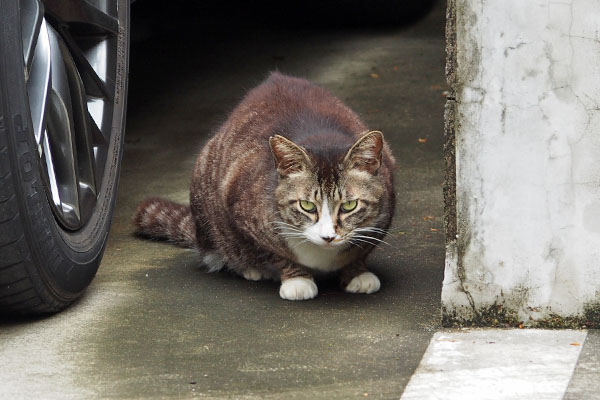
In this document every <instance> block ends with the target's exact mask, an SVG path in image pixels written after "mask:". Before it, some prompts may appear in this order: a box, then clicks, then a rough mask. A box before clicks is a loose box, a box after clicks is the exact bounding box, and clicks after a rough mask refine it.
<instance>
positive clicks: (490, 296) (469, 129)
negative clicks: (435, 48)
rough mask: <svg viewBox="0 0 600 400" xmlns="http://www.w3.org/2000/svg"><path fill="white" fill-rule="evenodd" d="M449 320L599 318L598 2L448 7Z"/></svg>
mask: <svg viewBox="0 0 600 400" xmlns="http://www.w3.org/2000/svg"><path fill="white" fill-rule="evenodd" d="M447 36H448V65H447V77H448V82H449V84H450V86H451V88H452V91H451V93H452V94H451V97H450V99H449V102H448V105H447V109H446V135H447V140H446V148H445V152H446V163H447V173H446V180H447V181H446V188H445V199H446V232H447V243H446V244H447V256H446V271H445V279H444V285H443V292H442V302H443V313H444V321H445V323H446V324H447V325H449V324H452V323H456V322H459V323H460V322H462V323H464V322H476V323H478V324H484V325H485V324H490V325H495V324H503V323H509V324H514V325H518V324H519V323H520V322H521V321H522V322H523V323H524V324H525V325H527V324H529V325H538V326H539V325H541V326H547V325H550V326H561V325H562V326H568V325H571V326H572V325H576V326H580V325H588V326H589V325H596V326H597V325H598V323H599V321H600V307H599V305H600V1H598V0H527V1H523V0H485V1H484V0H450V1H449V4H448V26H447Z"/></svg>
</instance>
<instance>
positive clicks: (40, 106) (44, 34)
mask: <svg viewBox="0 0 600 400" xmlns="http://www.w3.org/2000/svg"><path fill="white" fill-rule="evenodd" d="M50 53H51V51H50V38H49V36H48V29H47V26H46V21H45V20H42V23H41V28H40V30H39V33H38V39H37V40H36V46H35V50H34V55H33V57H32V60H33V61H32V63H31V69H30V70H29V79H28V80H27V93H28V97H29V110H30V112H31V121H32V123H33V131H34V134H35V139H36V142H37V143H38V146H40V144H41V141H42V132H43V130H44V124H45V120H44V116H45V115H46V100H47V97H48V90H49V88H50V69H51V68H50V65H51V58H50ZM38 150H40V152H41V146H40V147H38Z"/></svg>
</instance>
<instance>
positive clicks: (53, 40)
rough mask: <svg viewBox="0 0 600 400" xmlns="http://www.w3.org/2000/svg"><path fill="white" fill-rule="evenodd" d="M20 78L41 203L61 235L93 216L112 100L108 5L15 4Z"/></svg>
mask: <svg viewBox="0 0 600 400" xmlns="http://www.w3.org/2000/svg"><path fill="white" fill-rule="evenodd" d="M20 4H21V14H20V23H21V37H22V42H23V61H24V75H25V80H26V85H27V94H28V98H29V109H30V113H31V122H32V124H33V132H34V135H35V141H36V144H37V148H38V155H39V166H40V168H41V172H42V174H41V175H42V179H43V181H44V187H45V191H46V195H47V197H48V203H49V204H50V207H51V209H52V212H53V214H54V216H55V218H56V220H57V221H58V223H59V224H60V225H61V226H62V227H63V228H65V229H66V230H70V231H76V230H79V229H81V228H82V227H84V226H85V224H86V223H87V222H88V221H89V219H90V218H91V216H92V215H93V213H94V209H95V206H96V203H97V200H98V196H99V194H100V193H101V186H102V181H103V177H104V173H105V170H106V161H107V158H108V152H109V146H110V140H111V134H112V131H113V129H112V125H113V112H114V98H115V95H117V93H116V84H115V82H116V73H117V71H116V70H117V57H118V54H117V49H118V33H119V20H118V8H117V7H118V5H117V2H116V0H96V1H85V0H45V1H39V0H21V2H20Z"/></svg>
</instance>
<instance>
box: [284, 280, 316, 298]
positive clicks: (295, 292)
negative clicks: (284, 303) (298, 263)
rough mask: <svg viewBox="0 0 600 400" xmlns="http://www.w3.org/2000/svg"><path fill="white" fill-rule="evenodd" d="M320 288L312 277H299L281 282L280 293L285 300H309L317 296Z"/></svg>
mask: <svg viewBox="0 0 600 400" xmlns="http://www.w3.org/2000/svg"><path fill="white" fill-rule="evenodd" d="M317 293H319V290H318V289H317V284H316V283H315V282H314V281H313V280H312V279H307V278H302V277H297V278H290V279H286V280H285V281H283V282H282V283H281V288H280V289H279V295H280V296H281V298H282V299H285V300H309V299H312V298H314V297H316V295H317Z"/></svg>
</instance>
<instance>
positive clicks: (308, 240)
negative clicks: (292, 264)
mask: <svg viewBox="0 0 600 400" xmlns="http://www.w3.org/2000/svg"><path fill="white" fill-rule="evenodd" d="M306 242H310V239H309V238H307V237H304V240H301V241H299V242H298V243H296V244H295V245H293V246H292V250H294V249H295V248H296V247H298V246H300V245H301V244H303V243H306Z"/></svg>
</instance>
